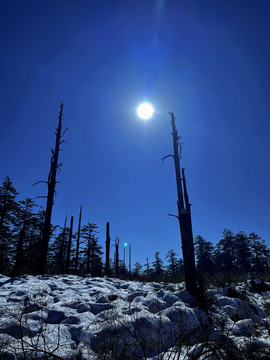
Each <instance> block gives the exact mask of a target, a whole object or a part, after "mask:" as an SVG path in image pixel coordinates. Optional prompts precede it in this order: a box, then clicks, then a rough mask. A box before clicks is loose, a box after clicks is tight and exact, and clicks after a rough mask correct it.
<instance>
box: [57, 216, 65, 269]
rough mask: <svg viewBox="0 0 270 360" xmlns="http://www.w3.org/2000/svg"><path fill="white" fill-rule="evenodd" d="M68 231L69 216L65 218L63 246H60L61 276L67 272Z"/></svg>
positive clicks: (62, 236) (62, 237)
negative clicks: (66, 247)
mask: <svg viewBox="0 0 270 360" xmlns="http://www.w3.org/2000/svg"><path fill="white" fill-rule="evenodd" d="M66 231H67V216H66V218H65V224H64V228H63V232H62V235H61V245H60V254H59V259H60V262H61V274H63V273H64V271H65V253H66V251H65V250H66V249H65V246H66Z"/></svg>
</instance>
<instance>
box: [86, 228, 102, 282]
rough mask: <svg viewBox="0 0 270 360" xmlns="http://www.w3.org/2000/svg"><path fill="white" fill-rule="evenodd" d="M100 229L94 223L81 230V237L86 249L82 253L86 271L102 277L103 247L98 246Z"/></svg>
mask: <svg viewBox="0 0 270 360" xmlns="http://www.w3.org/2000/svg"><path fill="white" fill-rule="evenodd" d="M97 228H98V227H97V225H96V224H94V223H88V224H87V225H84V226H83V227H82V230H81V237H82V239H83V240H84V244H85V247H84V249H83V250H82V251H81V253H82V254H83V258H84V261H83V264H84V271H85V272H86V273H87V274H89V273H90V274H91V276H100V275H101V272H102V259H101V255H102V254H103V252H102V251H101V249H102V247H101V246H100V245H99V244H98V238H97V237H96V234H97V233H98V231H97V230H96V229H97Z"/></svg>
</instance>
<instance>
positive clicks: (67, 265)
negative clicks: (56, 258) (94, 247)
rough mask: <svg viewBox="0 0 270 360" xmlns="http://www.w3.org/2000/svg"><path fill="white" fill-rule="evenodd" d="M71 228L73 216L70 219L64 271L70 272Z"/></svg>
mask: <svg viewBox="0 0 270 360" xmlns="http://www.w3.org/2000/svg"><path fill="white" fill-rule="evenodd" d="M72 230H73V216H71V219H70V228H69V237H68V246H67V258H66V273H67V274H68V273H69V272H70V253H71V241H72Z"/></svg>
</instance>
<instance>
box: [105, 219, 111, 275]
mask: <svg viewBox="0 0 270 360" xmlns="http://www.w3.org/2000/svg"><path fill="white" fill-rule="evenodd" d="M110 242H111V238H110V223H109V222H107V224H106V241H105V243H106V265H105V273H106V275H107V276H109V275H110Z"/></svg>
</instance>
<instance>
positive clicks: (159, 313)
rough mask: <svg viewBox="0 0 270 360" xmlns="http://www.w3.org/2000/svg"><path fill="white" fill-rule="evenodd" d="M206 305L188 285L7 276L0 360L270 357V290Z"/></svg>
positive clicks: (216, 294)
mask: <svg viewBox="0 0 270 360" xmlns="http://www.w3.org/2000/svg"><path fill="white" fill-rule="evenodd" d="M206 304H207V311H203V310H201V309H200V308H199V307H198V306H197V305H196V301H195V299H194V298H193V297H192V296H190V295H189V293H188V292H187V291H186V290H185V289H184V285H183V284H163V283H162V284H159V283H140V282H137V281H122V280H119V279H112V278H91V277H90V276H89V277H85V278H81V277H77V276H74V275H63V276H39V275H37V276H31V275H27V276H21V277H18V278H8V277H5V276H1V275H0V358H1V359H45V358H46V359H87V360H94V359H95V360H96V359H126V360H128V359H164V360H165V359H166V360H168V359H181V360H182V359H200V360H202V359H213V360H214V359H223V358H226V357H225V354H227V353H228V352H230V351H231V354H233V355H226V356H231V357H229V358H231V359H234V357H232V356H236V357H235V359H236V358H239V356H240V355H239V354H243V358H248V357H247V356H248V355H244V354H252V357H251V358H252V359H270V339H269V335H270V317H269V315H270V291H264V292H261V293H258V292H255V291H251V286H250V285H249V284H238V285H237V286H235V287H234V288H233V289H218V288H215V287H210V288H209V289H208V290H207V292H206ZM252 352H253V353H252ZM256 356H259V357H256Z"/></svg>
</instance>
